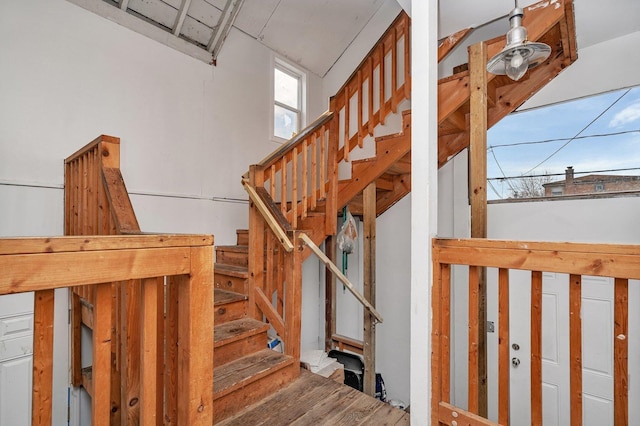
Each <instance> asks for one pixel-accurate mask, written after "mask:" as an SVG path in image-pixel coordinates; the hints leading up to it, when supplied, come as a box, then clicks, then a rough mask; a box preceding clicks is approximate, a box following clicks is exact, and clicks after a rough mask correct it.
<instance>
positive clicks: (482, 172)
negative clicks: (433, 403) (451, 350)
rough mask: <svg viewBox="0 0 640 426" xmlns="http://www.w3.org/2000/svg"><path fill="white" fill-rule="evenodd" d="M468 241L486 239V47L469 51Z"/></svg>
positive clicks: (481, 316) (482, 403)
mask: <svg viewBox="0 0 640 426" xmlns="http://www.w3.org/2000/svg"><path fill="white" fill-rule="evenodd" d="M469 80H470V87H471V96H470V106H471V111H470V114H469V116H470V122H469V126H470V129H469V134H470V141H469V169H470V170H469V171H470V173H469V176H470V178H469V179H470V182H469V189H470V194H469V200H470V203H471V238H487V45H486V44H485V43H484V42H482V43H477V44H474V45H473V46H471V47H470V48H469ZM478 272H479V274H478V281H479V282H478V310H477V312H478V335H479V339H478V413H477V414H479V415H481V416H482V417H485V418H486V417H487V344H486V342H487V333H486V324H487V273H486V272H487V271H486V268H480V270H479V271H478Z"/></svg>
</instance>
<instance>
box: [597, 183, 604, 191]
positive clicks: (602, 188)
mask: <svg viewBox="0 0 640 426" xmlns="http://www.w3.org/2000/svg"><path fill="white" fill-rule="evenodd" d="M596 192H604V183H596Z"/></svg>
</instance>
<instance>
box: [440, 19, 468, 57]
mask: <svg viewBox="0 0 640 426" xmlns="http://www.w3.org/2000/svg"><path fill="white" fill-rule="evenodd" d="M471 30H473V28H471V27H469V28H465V29H463V30H460V31H458V32H457V33H454V34H451V35H450V36H448V37H446V38H445V39H444V40H443V41H442V43H440V45H439V46H438V62H440V61H442V60H443V59H444V58H445V57H446V56H447V55H448V54H449V53H450V52H451V51H452V50H453V49H454V48H455V47H456V46H457V45H458V44H460V42H462V40H464V39H465V38H466V37H467V35H469V33H470V32H471Z"/></svg>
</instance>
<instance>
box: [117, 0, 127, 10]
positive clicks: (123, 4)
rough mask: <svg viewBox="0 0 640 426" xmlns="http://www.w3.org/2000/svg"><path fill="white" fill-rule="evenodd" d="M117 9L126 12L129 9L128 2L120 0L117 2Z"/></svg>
mask: <svg viewBox="0 0 640 426" xmlns="http://www.w3.org/2000/svg"><path fill="white" fill-rule="evenodd" d="M118 7H119V8H120V9H122V10H127V8H128V7H129V0H120V1H119V2H118Z"/></svg>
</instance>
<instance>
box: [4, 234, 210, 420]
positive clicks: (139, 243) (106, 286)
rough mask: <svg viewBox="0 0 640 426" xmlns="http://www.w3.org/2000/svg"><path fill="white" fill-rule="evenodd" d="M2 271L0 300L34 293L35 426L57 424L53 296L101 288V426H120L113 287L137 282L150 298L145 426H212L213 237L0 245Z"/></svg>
mask: <svg viewBox="0 0 640 426" xmlns="http://www.w3.org/2000/svg"><path fill="white" fill-rule="evenodd" d="M0 270H1V271H3V272H2V274H0V296H1V295H5V294H13V293H22V292H30V291H34V292H35V302H34V303H35V306H34V337H33V345H34V346H33V348H34V349H33V389H32V424H33V425H51V421H52V419H51V416H52V414H51V409H52V406H51V404H52V395H53V391H54V390H53V388H52V385H53V382H52V381H53V362H54V360H53V339H54V335H53V329H54V327H53V321H54V314H53V312H54V289H57V288H73V287H74V286H79V285H92V286H95V287H94V289H93V294H94V298H93V318H94V321H93V343H92V346H93V366H92V374H91V381H90V383H91V385H90V386H89V389H87V390H88V391H89V392H90V393H91V394H92V401H91V405H92V412H91V417H92V424H93V425H95V426H97V425H109V424H111V417H112V413H111V411H112V404H111V396H112V394H111V386H112V383H113V380H112V376H113V374H114V371H113V369H112V343H111V342H112V327H114V323H113V317H112V312H113V300H112V299H113V297H112V293H113V286H114V285H113V284H112V283H114V282H121V281H131V280H136V281H133V282H137V283H139V287H140V288H139V291H140V294H141V297H140V299H139V300H138V301H137V303H136V304H135V306H133V308H134V309H137V310H139V312H140V319H141V321H140V324H139V326H140V330H139V332H140V333H139V336H140V338H139V340H136V343H137V345H138V349H139V350H138V351H137V353H138V357H139V359H138V363H139V366H140V375H139V377H138V378H137V381H136V383H135V386H137V387H138V388H139V391H140V393H139V399H138V400H137V401H136V405H138V406H139V419H138V421H139V423H140V424H162V423H170V424H185V425H186V424H188V425H195V424H199V425H211V424H212V423H213V365H212V359H213V355H212V354H213V237H212V236H206V235H203V236H201V235H192V236H188V235H184V236H178V235H139V236H91V237H87V236H84V237H52V238H26V239H25V238H23V239H17V238H8V239H0ZM165 279H166V282H167V284H166V286H165V284H164V282H165ZM165 300H166V310H165ZM165 314H166V320H165Z"/></svg>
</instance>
